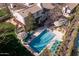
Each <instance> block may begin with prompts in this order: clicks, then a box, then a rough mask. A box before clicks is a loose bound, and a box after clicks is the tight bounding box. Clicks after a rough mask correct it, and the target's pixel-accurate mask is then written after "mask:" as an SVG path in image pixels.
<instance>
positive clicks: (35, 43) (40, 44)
mask: <svg viewBox="0 0 79 59" xmlns="http://www.w3.org/2000/svg"><path fill="white" fill-rule="evenodd" d="M54 37H55V34H54V33H52V32H50V31H48V30H47V29H46V30H44V31H43V32H42V33H41V34H40V35H39V36H37V37H36V38H35V39H33V40H32V41H31V42H30V43H29V45H30V47H31V48H32V49H33V50H34V51H35V52H37V53H40V52H41V51H42V50H43V49H44V48H45V47H46V45H47V44H48V43H49V42H50V41H51V40H52V39H53V38H54Z"/></svg>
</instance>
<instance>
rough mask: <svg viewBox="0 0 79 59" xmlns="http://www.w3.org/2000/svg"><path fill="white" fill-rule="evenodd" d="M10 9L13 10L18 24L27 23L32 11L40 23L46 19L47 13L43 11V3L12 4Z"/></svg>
mask: <svg viewBox="0 0 79 59" xmlns="http://www.w3.org/2000/svg"><path fill="white" fill-rule="evenodd" d="M9 9H10V11H11V12H12V14H13V16H14V17H15V19H14V20H13V21H15V22H17V23H18V24H17V25H19V24H20V25H23V26H24V25H25V21H24V20H25V19H27V16H28V13H29V12H30V13H32V14H33V16H34V18H35V20H37V21H38V22H39V23H40V22H41V21H43V20H45V19H46V14H45V13H44V12H43V9H42V7H41V4H25V3H24V4H10V6H9Z"/></svg>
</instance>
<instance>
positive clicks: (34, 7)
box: [18, 5, 42, 17]
mask: <svg viewBox="0 0 79 59" xmlns="http://www.w3.org/2000/svg"><path fill="white" fill-rule="evenodd" d="M40 10H42V9H41V8H40V7H38V6H37V5H34V6H32V7H29V8H27V9H26V8H25V9H22V10H21V11H18V13H19V14H20V15H21V16H23V17H26V16H28V13H29V12H31V13H32V14H34V13H36V12H37V11H40Z"/></svg>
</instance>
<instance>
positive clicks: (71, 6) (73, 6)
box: [66, 3, 78, 10]
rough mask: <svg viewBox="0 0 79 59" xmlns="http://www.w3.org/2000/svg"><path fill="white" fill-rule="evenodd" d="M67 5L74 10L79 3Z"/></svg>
mask: <svg viewBox="0 0 79 59" xmlns="http://www.w3.org/2000/svg"><path fill="white" fill-rule="evenodd" d="M66 5H67V6H69V8H70V9H71V10H72V9H74V8H75V7H76V6H77V5H78V3H67V4H66Z"/></svg>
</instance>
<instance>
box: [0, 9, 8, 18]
mask: <svg viewBox="0 0 79 59" xmlns="http://www.w3.org/2000/svg"><path fill="white" fill-rule="evenodd" d="M7 14H9V13H8V10H7V9H6V8H3V9H0V17H2V16H5V15H7Z"/></svg>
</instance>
